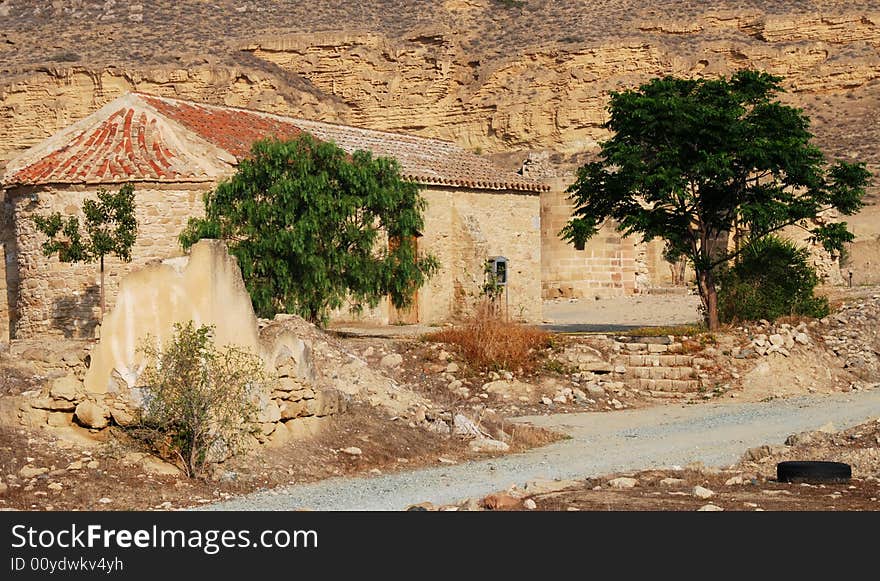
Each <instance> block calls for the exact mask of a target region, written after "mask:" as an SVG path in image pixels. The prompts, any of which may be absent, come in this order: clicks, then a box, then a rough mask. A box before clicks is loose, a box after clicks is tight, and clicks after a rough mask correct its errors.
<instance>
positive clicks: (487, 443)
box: [468, 438, 510, 452]
mask: <svg viewBox="0 0 880 581" xmlns="http://www.w3.org/2000/svg"><path fill="white" fill-rule="evenodd" d="M468 448H470V449H471V451H472V452H507V451H508V450H509V449H510V446H509V445H508V444H507V442H501V441H499V440H493V439H492V438H477V439H475V440H471V441H470V444H468Z"/></svg>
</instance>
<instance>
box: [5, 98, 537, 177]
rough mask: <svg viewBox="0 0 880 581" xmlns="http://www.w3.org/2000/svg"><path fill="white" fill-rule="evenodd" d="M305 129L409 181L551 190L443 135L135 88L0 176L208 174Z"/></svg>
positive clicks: (230, 168) (225, 171)
mask: <svg viewBox="0 0 880 581" xmlns="http://www.w3.org/2000/svg"><path fill="white" fill-rule="evenodd" d="M303 132H305V133H310V134H311V135H313V136H314V137H315V138H316V139H320V140H323V141H332V142H334V143H336V144H337V145H338V146H339V147H341V148H342V149H344V150H346V151H348V152H349V153H351V152H354V151H356V150H369V151H372V152H373V154H374V155H378V156H389V157H393V158H395V159H397V161H398V162H399V163H400V166H401V170H402V173H403V175H404V176H405V177H406V178H407V179H410V180H412V181H415V182H417V183H421V184H425V185H428V184H437V185H445V186H452V187H466V188H473V189H488V190H520V191H525V192H540V191H545V190H546V189H548V188H547V186H546V185H544V184H542V183H541V182H537V181H535V180H530V179H528V178H525V177H523V176H520V175H518V174H516V173H513V172H508V171H505V170H502V169H500V168H498V167H497V166H495V165H493V164H492V163H491V162H490V161H488V160H486V159H484V158H482V157H480V156H478V155H475V154H472V153H469V152H467V151H465V150H463V149H462V148H460V147H458V146H457V145H455V144H453V143H449V142H446V141H440V140H437V139H427V138H423V137H416V136H412V135H404V134H399V133H390V132H386V131H375V130H370V129H361V128H357V127H350V126H346V125H337V124H332V123H323V122H319V121H309V120H305V119H297V118H293V117H283V116H279V115H273V114H270V113H264V112H260V111H250V110H246V109H238V108H234V107H218V106H212V105H204V104H199V103H193V102H189V101H182V100H177V99H168V98H164V97H156V96H152V95H144V94H140V93H130V94H129V95H126V96H124V97H120V98H119V99H117V100H116V101H113V102H112V103H110V104H108V105H106V106H105V107H103V108H102V109H101V110H100V111H98V112H96V113H93V114H92V115H91V116H89V117H87V118H86V119H84V120H83V121H81V122H80V123H77V124H75V125H74V126H72V127H71V128H68V129H67V130H64V131H62V132H60V133H59V134H56V135H55V136H53V137H50V138H49V139H48V140H46V141H45V142H44V143H42V144H39V145H37V146H35V147H34V148H31V149H30V150H28V151H27V152H25V153H24V154H22V155H21V156H19V157H18V158H16V159H15V160H11V161H10V162H9V164H8V165H7V171H6V177H5V178H4V182H5V183H6V184H7V185H13V184H45V183H119V182H125V181H160V182H174V181H210V180H212V179H215V178H216V177H218V176H220V175H224V174H229V173H231V172H232V171H234V165H235V163H236V161H237V160H241V159H242V158H244V157H245V156H246V155H248V153H249V151H250V147H251V144H252V143H253V142H254V141H256V140H258V139H261V138H265V137H269V136H274V137H278V138H290V137H295V136H297V135H300V134H302V133H303Z"/></svg>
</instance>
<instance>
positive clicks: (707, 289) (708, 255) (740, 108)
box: [560, 70, 871, 329]
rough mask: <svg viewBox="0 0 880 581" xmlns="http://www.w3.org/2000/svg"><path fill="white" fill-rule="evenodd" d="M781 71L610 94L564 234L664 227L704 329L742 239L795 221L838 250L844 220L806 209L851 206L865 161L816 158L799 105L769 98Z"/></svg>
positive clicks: (581, 238)
mask: <svg viewBox="0 0 880 581" xmlns="http://www.w3.org/2000/svg"><path fill="white" fill-rule="evenodd" d="M781 80H782V79H781V78H779V77H774V76H771V75H769V74H766V73H762V72H758V71H751V70H743V71H739V72H737V73H735V74H734V75H732V76H731V77H730V78H724V77H722V78H720V79H715V80H706V79H680V78H676V77H671V76H668V77H664V78H657V79H653V80H651V81H649V82H648V83H646V84H643V85H642V86H641V87H639V89H638V90H628V91H624V92H615V93H612V94H611V100H610V105H609V111H610V119H609V121H608V122H607V124H606V127H607V128H608V129H610V130H611V131H612V132H613V135H612V137H610V138H609V139H608V140H606V141H605V142H603V143H602V146H601V152H600V154H599V160H598V161H595V162H592V163H587V164H585V165H584V166H582V167H581V168H579V170H578V174H577V180H576V181H575V182H574V183H573V184H572V185H571V186H570V187H569V189H568V192H569V194H570V198H571V199H572V200H573V201H574V202H575V211H574V213H573V216H572V218H571V220H570V221H569V222H568V223H567V224H566V226H565V228H563V230H562V232H560V235H561V236H562V238H563V239H565V240H567V241H569V242H572V243H574V244H575V246H582V245H583V244H584V242H585V241H586V240H587V239H588V238H590V237H591V236H593V235H595V234H596V232H597V231H598V230H599V228H600V227H601V226H602V224H603V223H604V222H605V220H607V219H609V218H610V219H612V220H614V221H615V222H616V223H617V226H616V228H617V230H618V231H620V232H622V233H625V234H627V235H629V234H635V233H638V234H641V235H642V237H643V238H644V239H645V240H646V241H647V240H651V239H653V238H655V237H660V238H662V239H663V240H665V242H666V247H667V248H666V254H667V257H669V258H677V257H680V256H684V257H686V258H687V259H688V260H689V262H690V263H691V264H692V265H693V267H694V271H695V273H696V278H697V286H698V288H699V292H700V297H701V299H702V302H703V307H704V310H705V313H706V318H707V322H708V325H709V328H710V329H715V328H717V327H718V325H719V320H718V308H717V292H716V269H717V267H718V266H719V265H722V264H725V263H726V262H727V261H728V260H730V259H731V258H732V257H734V256H735V255H737V254H738V253H739V252H742V251H743V250H744V249H745V248H746V247H747V246H748V244H749V243H750V241H751V240H757V239H761V238H763V237H764V236H766V235H768V234H770V233H772V232H775V231H778V230H780V229H782V228H785V227H787V226H792V225H796V226H800V227H802V228H804V229H806V230H808V231H809V232H810V233H811V237H812V239H813V240H814V241H817V242H821V243H822V244H823V246H824V247H825V248H826V249H827V250H829V251H832V252H833V251H838V252H839V251H840V250H841V249H842V247H843V244H844V243H846V242H848V241H851V240H852V238H853V236H852V234H851V233H850V232H849V231H848V230H847V226H846V223H845V222H841V223H832V224H826V225H822V226H815V225H812V226H811V225H810V220H811V219H813V218H815V217H816V216H817V214H819V213H821V212H823V211H825V210H828V209H836V210H838V211H839V212H840V213H841V214H844V215H852V214H854V213H856V212H857V211H858V210H859V209H860V208H861V207H862V205H863V203H862V198H863V196H864V194H865V187H866V186H867V185H868V183H869V180H870V177H871V176H870V173H869V172H868V171H867V170H866V169H865V164H864V163H846V162H842V161H838V162H836V163H834V164H833V165H830V166H829V164H828V163H826V160H825V156H824V155H823V153H822V152H821V151H820V150H819V149H818V148H817V147H815V146H814V145H813V144H812V143H811V138H812V135H811V133H810V131H809V119H808V118H807V117H806V115H804V113H803V112H802V111H801V110H799V109H796V108H793V107H790V106H787V105H784V104H782V103H780V102H779V101H778V100H776V98H775V96H776V94H777V93H779V92H781V91H782V90H783V89H782V88H781V86H780V84H779V83H780V81H781ZM739 230H742V231H744V232H746V234H747V235H746V238H745V241H744V244H742V245H740V247H739V248H738V249H735V250H732V251H731V250H729V249H728V247H727V244H726V241H727V236H728V235H729V233H731V232H732V231H739Z"/></svg>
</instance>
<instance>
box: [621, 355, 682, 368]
mask: <svg viewBox="0 0 880 581" xmlns="http://www.w3.org/2000/svg"><path fill="white" fill-rule="evenodd" d="M613 363H614V365H615V366H617V365H624V366H626V367H657V366H662V367H681V366H686V367H692V366H693V365H694V356H693V355H659V354H655V355H619V356H617V357H615V358H614V362H613Z"/></svg>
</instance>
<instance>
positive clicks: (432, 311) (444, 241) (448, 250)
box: [419, 189, 542, 323]
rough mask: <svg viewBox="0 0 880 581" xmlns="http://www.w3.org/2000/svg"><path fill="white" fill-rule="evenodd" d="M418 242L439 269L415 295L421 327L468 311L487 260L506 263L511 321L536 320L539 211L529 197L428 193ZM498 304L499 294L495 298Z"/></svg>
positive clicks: (535, 199)
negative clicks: (493, 258) (498, 259)
mask: <svg viewBox="0 0 880 581" xmlns="http://www.w3.org/2000/svg"><path fill="white" fill-rule="evenodd" d="M423 195H424V196H425V199H426V200H427V201H428V209H427V211H426V213H425V224H426V228H425V232H424V236H423V237H422V239H421V241H420V243H421V245H422V246H421V247H422V248H424V249H425V250H426V251H429V252H432V253H433V254H434V255H435V256H437V257H438V259H439V260H440V263H441V264H440V270H439V272H438V273H437V274H436V275H435V276H434V278H433V279H432V280H431V281H430V282H429V283H428V284H427V285H426V286H425V287H424V288H423V289H422V290H420V291H419V308H420V313H419V314H420V319H421V322H425V323H432V322H439V321H442V320H444V319H445V318H448V317H449V315H450V314H451V315H452V317H453V318H460V317H466V316H468V315H469V314H472V313H473V312H474V307H475V305H476V303H477V302H479V300H480V292H481V289H482V286H483V284H484V283H485V273H484V267H485V264H486V260H487V259H488V258H489V257H490V256H504V257H506V258H507V259H508V268H509V272H508V287H507V300H508V304H507V309H508V311H507V312H508V315H509V317H510V318H511V319H513V320H521V321H528V322H540V321H541V252H542V248H541V209H540V197H539V196H538V195H534V194H522V193H505V192H475V191H471V190H455V189H445V190H443V189H430V190H427V191H426V192H424V194H423ZM501 300H502V302H503V301H504V295H502V297H501Z"/></svg>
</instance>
